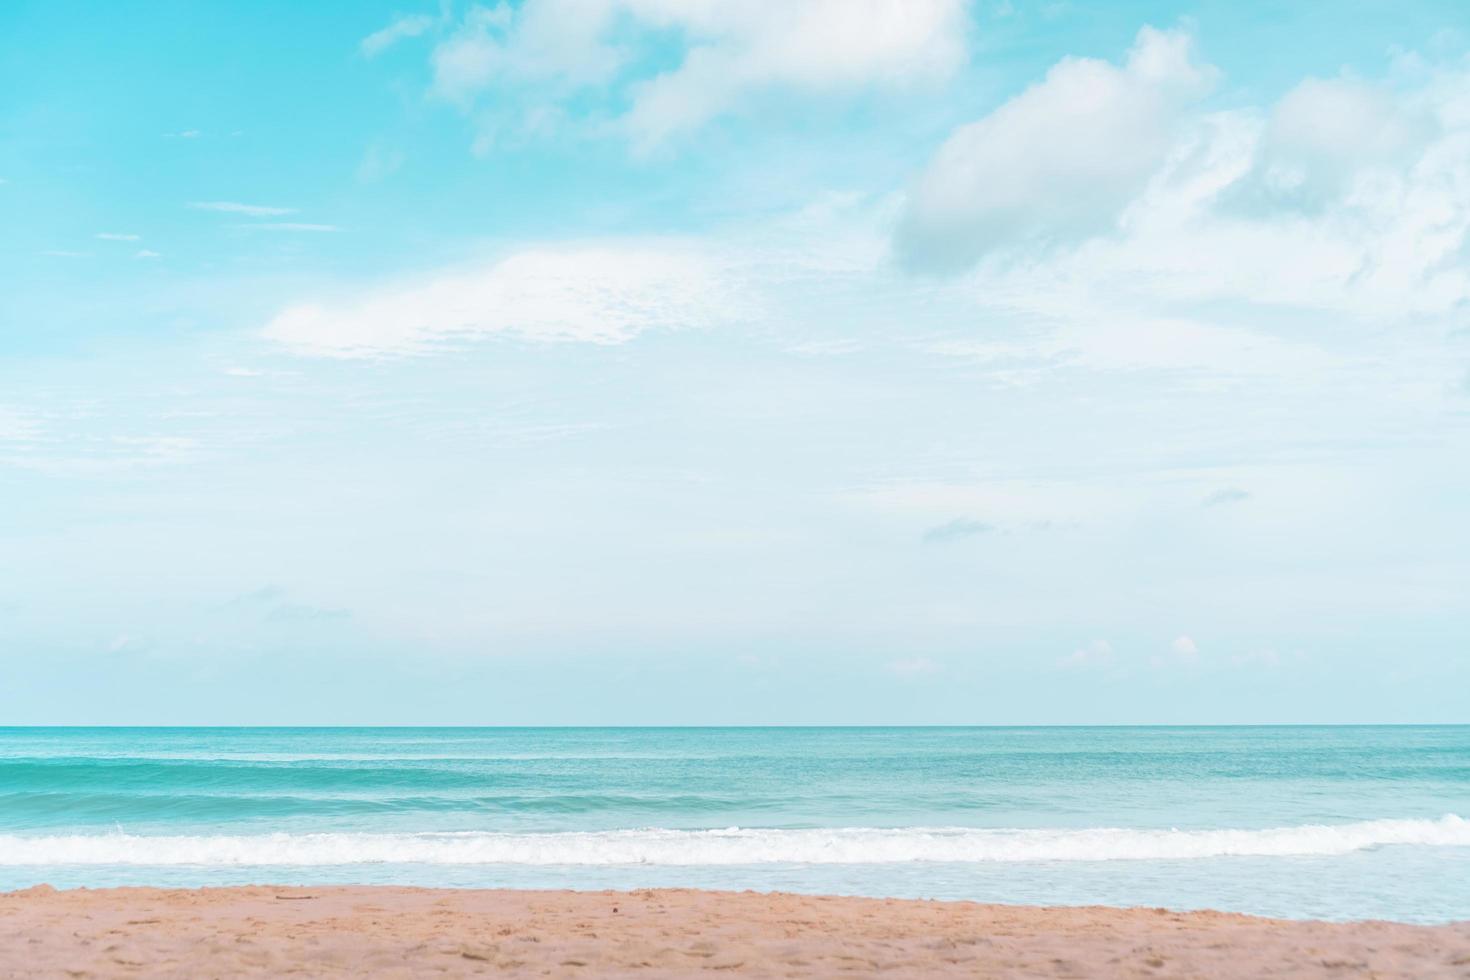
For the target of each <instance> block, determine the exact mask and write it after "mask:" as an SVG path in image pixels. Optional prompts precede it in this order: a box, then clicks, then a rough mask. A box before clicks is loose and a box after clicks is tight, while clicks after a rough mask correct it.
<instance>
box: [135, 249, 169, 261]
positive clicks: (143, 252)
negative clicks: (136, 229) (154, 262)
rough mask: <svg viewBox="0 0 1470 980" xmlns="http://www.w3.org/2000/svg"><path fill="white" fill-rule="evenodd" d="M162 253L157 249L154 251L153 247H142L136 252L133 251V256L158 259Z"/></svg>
mask: <svg viewBox="0 0 1470 980" xmlns="http://www.w3.org/2000/svg"><path fill="white" fill-rule="evenodd" d="M162 254H163V253H161V252H155V251H153V249H151V248H140V249H138V250H137V251H136V252H134V253H133V258H135V259H156V258H159V257H160V256H162Z"/></svg>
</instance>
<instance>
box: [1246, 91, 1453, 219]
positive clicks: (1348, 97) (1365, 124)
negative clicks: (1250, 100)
mask: <svg viewBox="0 0 1470 980" xmlns="http://www.w3.org/2000/svg"><path fill="white" fill-rule="evenodd" d="M1434 129H1435V125H1434V122H1433V120H1432V119H1431V118H1430V117H1429V116H1427V115H1426V114H1425V113H1423V112H1422V111H1420V110H1419V109H1418V107H1416V106H1413V105H1406V104H1404V103H1403V102H1402V101H1401V100H1399V99H1396V98H1394V96H1393V94H1392V93H1390V92H1388V91H1387V90H1385V89H1382V88H1379V87H1375V86H1372V85H1369V84H1367V83H1364V82H1362V81H1358V80H1356V79H1353V78H1350V77H1341V78H1332V79H1320V78H1308V79H1306V80H1304V81H1303V82H1302V83H1301V84H1299V85H1297V86H1296V87H1295V88H1294V89H1292V90H1291V91H1290V92H1288V93H1287V94H1286V95H1285V96H1284V97H1283V98H1282V99H1281V101H1280V102H1278V103H1277V104H1276V106H1275V108H1274V109H1273V110H1272V112H1271V118H1270V122H1269V124H1268V125H1267V127H1266V131H1265V133H1264V136H1263V139H1262V146H1261V161H1260V165H1259V167H1260V171H1261V177H1262V179H1263V181H1264V183H1265V185H1266V187H1267V189H1268V190H1269V191H1272V192H1276V193H1287V194H1297V195H1302V196H1304V197H1305V198H1307V200H1308V201H1309V202H1310V201H1315V200H1317V199H1320V198H1321V197H1322V196H1324V195H1330V194H1333V193H1336V192H1341V191H1342V190H1343V189H1344V187H1345V185H1346V184H1347V182H1348V181H1350V180H1351V179H1352V178H1353V177H1355V176H1356V175H1358V174H1359V173H1361V172H1362V171H1363V170H1364V169H1365V168H1372V167H1396V166H1399V165H1402V164H1404V163H1407V162H1409V161H1410V160H1411V158H1412V156H1413V155H1414V153H1415V152H1416V151H1418V150H1420V149H1422V147H1423V145H1424V144H1425V143H1426V142H1427V141H1428V139H1429V138H1430V137H1432V136H1433V134H1434Z"/></svg>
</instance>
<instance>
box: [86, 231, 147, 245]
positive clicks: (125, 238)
mask: <svg viewBox="0 0 1470 980" xmlns="http://www.w3.org/2000/svg"><path fill="white" fill-rule="evenodd" d="M92 237H93V238H100V239H102V240H103V241H104V242H136V241H138V240H139V239H141V238H142V237H143V236H142V235H127V234H123V233H122V232H116V231H99V232H98V233H97V234H95V235H93V236H92Z"/></svg>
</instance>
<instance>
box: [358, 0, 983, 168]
mask: <svg viewBox="0 0 1470 980" xmlns="http://www.w3.org/2000/svg"><path fill="white" fill-rule="evenodd" d="M574 10H575V12H573V9H568V7H567V5H565V4H563V3H558V2H556V0H529V2H527V3H524V4H520V5H517V6H514V7H512V6H511V5H508V4H501V5H499V6H496V7H493V8H490V7H482V6H472V7H471V8H470V9H469V11H468V12H467V13H466V14H465V16H464V19H463V20H462V21H461V22H460V23H459V24H458V25H457V27H456V28H455V29H454V30H453V31H452V33H450V34H449V36H448V37H446V38H444V39H443V40H442V41H441V42H440V43H439V44H438V45H437V46H436V47H435V48H434V51H433V54H432V56H431V63H432V67H433V72H434V82H433V92H434V93H435V94H436V95H438V96H440V97H441V98H444V99H447V100H449V101H452V102H454V103H456V104H458V105H460V106H462V107H464V108H465V109H467V110H469V109H472V108H474V106H475V104H476V101H477V99H478V98H479V97H480V96H481V95H482V94H483V93H486V92H495V93H500V92H503V91H505V90H506V89H507V88H509V87H514V86H519V85H534V86H538V87H540V88H541V89H542V90H543V91H545V92H546V93H548V94H549V95H550V97H551V98H552V99H553V100H554V102H555V106H554V107H559V106H561V105H565V104H567V103H569V102H572V101H574V100H575V99H576V98H577V97H578V96H579V95H580V94H581V93H583V92H586V91H588V90H592V89H605V88H607V87H608V86H612V85H617V86H619V87H622V88H624V90H625V94H626V100H627V104H628V110H627V112H626V113H625V114H624V115H623V116H622V117H621V118H619V119H618V120H617V121H616V123H615V125H614V129H615V130H616V131H620V132H621V133H623V134H624V135H626V136H627V137H628V138H629V139H631V140H632V141H633V143H634V144H635V146H637V147H639V148H640V149H645V150H646V149H649V148H652V147H654V146H657V145H658V144H660V143H662V142H664V141H665V140H667V139H669V138H670V137H673V136H676V135H680V134H687V133H690V132H693V131H695V130H697V129H699V128H700V127H701V126H703V125H705V124H706V123H708V122H709V121H710V120H712V119H714V118H716V117H718V116H721V115H723V114H725V113H727V112H730V111H732V110H735V109H738V108H739V107H740V105H741V104H742V103H744V102H745V101H746V100H747V99H748V98H750V97H753V96H756V95H758V94H759V93H762V92H770V91H773V90H780V91H785V92H791V93H799V94H803V95H806V96H826V97H831V96H834V95H840V94H843V93H848V94H850V93H854V92H862V91H864V90H867V89H874V88H886V89H903V88H905V87H909V88H912V87H914V86H918V85H923V84H924V83H926V82H934V81H936V80H941V79H944V78H947V77H949V76H950V75H952V74H953V72H954V71H955V70H956V69H957V68H958V67H959V66H960V65H961V64H962V63H963V62H964V59H965V42H964V39H965V35H966V33H967V29H968V17H967V13H966V9H965V5H964V4H963V3H962V2H960V0H907V2H905V3H901V4H896V3H892V2H889V0H843V2H839V3H825V2H818V3H813V2H794V0H793V2H788V3H767V4H738V3H737V4H704V5H701V4H692V5H691V4H668V3H659V4H648V3H643V2H638V0H593V2H591V3H583V4H578V5H576V7H575V8H574ZM403 23H405V22H404V21H399V22H398V23H397V24H395V25H390V27H389V28H386V29H385V30H384V31H382V32H379V34H378V35H373V36H372V37H370V38H369V39H368V41H374V39H375V38H378V37H379V35H383V40H382V44H383V45H384V46H386V45H387V44H391V43H392V42H393V41H394V40H396V39H397V38H398V37H399V36H401V34H400V33H395V30H396V29H397V28H398V24H403ZM412 26H413V27H414V28H415V29H416V30H420V31H421V30H423V29H426V27H427V25H422V24H420V23H419V22H417V21H415V22H413V23H412ZM640 33H641V34H647V35H649V36H660V37H663V38H668V37H669V36H670V35H672V36H674V37H675V38H679V39H685V40H686V43H685V44H684V45H683V51H682V52H681V56H680V57H679V60H678V62H677V63H676V64H674V65H673V66H672V67H667V68H665V67H663V66H660V67H659V68H658V69H657V70H651V71H642V70H640V66H638V65H636V64H635V62H634V55H633V52H634V51H635V50H636V49H637V45H632V44H629V43H627V41H628V37H629V36H630V35H631V36H636V35H638V34H640ZM696 39H697V40H696ZM366 43H367V42H364V44H366ZM375 44H376V42H375ZM545 108H546V107H545V105H540V106H538V108H537V110H536V112H535V113H533V114H532V116H533V117H534V118H527V119H525V120H523V122H526V123H530V124H532V125H531V126H530V127H528V128H534V124H535V122H536V120H537V119H539V118H541V117H542V116H543V115H544V110H545Z"/></svg>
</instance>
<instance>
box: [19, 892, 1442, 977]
mask: <svg viewBox="0 0 1470 980" xmlns="http://www.w3.org/2000/svg"><path fill="white" fill-rule="evenodd" d="M878 973H883V974H885V975H889V976H896V977H903V976H923V977H935V976H986V977H1278V976H1322V977H1360V976H1361V977H1370V976H1371V977H1470V923H1458V924H1455V925H1449V926H1438V927H1425V926H1408V925H1398V924H1394V923H1386V922H1362V923H1349V924H1329V923H1322V922H1288V921H1281V920H1275V919H1260V918H1251V917H1248V916H1242V915H1229V914H1224V913H1218V912H1192V913H1175V912H1168V911H1164V910H1159V909H1112V908H1025V907H1017V906H1003V905H980V904H974V903H970V902H923V901H908V900H887V899H864V898H825V897H812V896H805V895H787V894H775V895H764V894H756V893H753V892H744V893H732V892H704V891H693V890H662V889H660V890H649V891H636V892H570V891H539V892H538V891H475V890H452V889H417V888H392V887H327V888H275V887H263V886H262V887H248V888H205V889H176V890H170V889H153V888H117V889H98V890H87V889H79V890H69V891H56V890H54V889H52V888H49V887H46V886H41V887H38V888H31V889H27V890H24V891H17V892H9V893H5V894H0V976H7V977H32V976H40V977H111V976H136V977H190V978H194V977H235V976H273V977H274V976H362V975H372V976H382V977H409V976H462V975H463V976H469V975H486V976H489V975H495V976H513V977H515V976H548V975H549V976H568V977H607V976H637V977H687V976H703V975H707V976H727V975H728V976H746V977H829V976H862V975H868V974H878Z"/></svg>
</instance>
